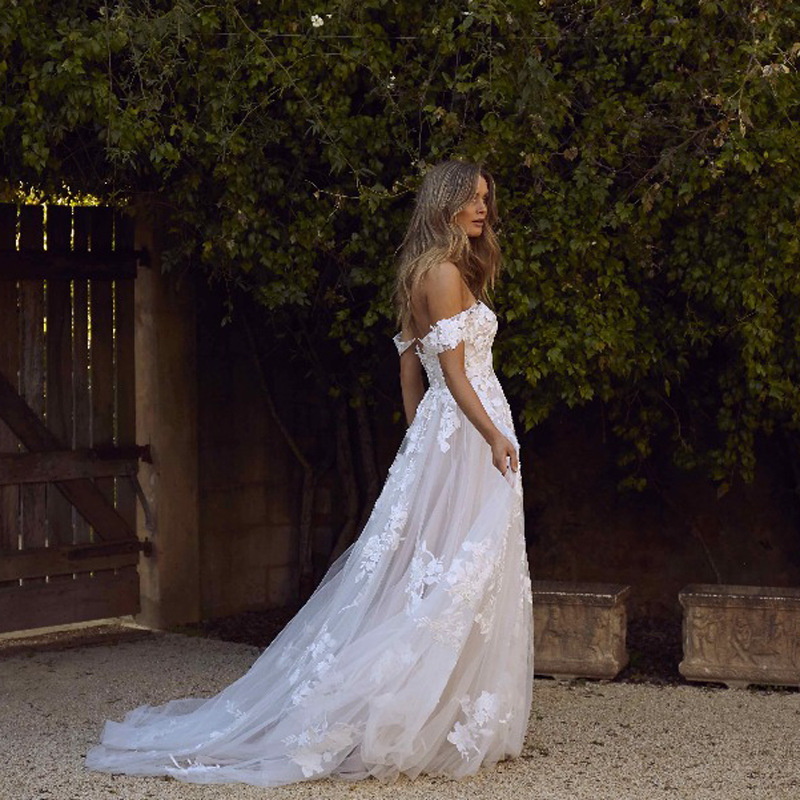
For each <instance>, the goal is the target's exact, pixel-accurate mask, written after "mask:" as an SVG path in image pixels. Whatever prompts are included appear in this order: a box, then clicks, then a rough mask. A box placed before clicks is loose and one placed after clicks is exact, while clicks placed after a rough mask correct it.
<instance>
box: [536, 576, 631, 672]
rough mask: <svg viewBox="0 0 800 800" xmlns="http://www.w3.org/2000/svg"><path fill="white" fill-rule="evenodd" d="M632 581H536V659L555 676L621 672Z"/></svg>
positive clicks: (625, 654)
mask: <svg viewBox="0 0 800 800" xmlns="http://www.w3.org/2000/svg"><path fill="white" fill-rule="evenodd" d="M629 593H630V586H621V585H619V584H613V583H570V582H566V581H533V624H534V652H533V664H534V671H535V672H536V674H537V675H549V676H551V677H553V678H562V679H567V678H578V677H583V678H604V679H606V680H611V679H612V678H614V677H616V676H617V675H618V674H619V673H620V671H621V670H622V669H624V667H625V665H626V664H627V663H628V651H627V650H626V649H625V633H626V626H627V621H628V613H627V606H626V603H627V598H628V595H629Z"/></svg>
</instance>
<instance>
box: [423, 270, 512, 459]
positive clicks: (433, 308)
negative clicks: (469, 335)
mask: <svg viewBox="0 0 800 800" xmlns="http://www.w3.org/2000/svg"><path fill="white" fill-rule="evenodd" d="M463 286H464V281H463V280H462V278H461V273H460V272H459V270H458V267H456V265H455V264H450V263H448V262H444V263H442V264H439V265H438V266H436V267H434V268H433V269H432V270H430V272H429V273H428V274H427V275H426V278H425V287H424V290H425V299H426V301H427V304H428V313H429V315H430V318H431V321H432V322H434V323H435V322H437V321H438V320H440V319H446V318H448V317H452V316H454V315H456V314H458V313H459V312H461V311H462V310H463V295H462V288H463ZM439 362H440V363H441V365H442V372H443V373H444V379H445V382H446V383H447V388H448V389H449V390H450V394H452V395H453V398H454V400H455V401H456V403H458V405H459V408H460V409H461V410H462V411H463V412H464V415H465V416H466V417H467V419H468V420H469V421H470V422H471V423H472V424H473V425H474V426H475V427H476V428H477V430H478V432H479V433H480V434H481V436H483V438H484V439H485V440H486V441H487V443H488V444H489V447H491V448H492V463H493V464H494V465H495V467H497V469H499V470H500V472H501V473H502V474H503V475H505V474H506V470H507V468H508V459H509V458H510V459H511V469H512V470H513V471H514V472H516V471H517V470H518V469H519V460H518V456H517V450H516V448H515V447H514V445H513V444H512V443H511V442H510V441H509V440H508V439H507V438H506V437H505V436H504V435H503V434H502V433H501V432H500V431H499V430H498V428H497V426H496V425H495V424H494V422H492V420H491V418H490V417H489V415H488V414H487V413H486V409H485V408H484V407H483V403H481V401H480V398H479V397H478V395H477V393H476V392H475V389H473V387H472V384H471V383H470V382H469V379H468V378H467V373H466V370H465V368H464V342H461V343H460V344H459V345H458V346H457V347H455V348H454V349H452V350H445V351H444V352H443V353H440V354H439Z"/></svg>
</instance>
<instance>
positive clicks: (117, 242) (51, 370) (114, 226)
mask: <svg viewBox="0 0 800 800" xmlns="http://www.w3.org/2000/svg"><path fill="white" fill-rule="evenodd" d="M140 257H141V254H140V253H137V252H136V251H135V250H134V242H133V220H132V219H131V217H129V216H127V215H126V214H124V213H120V212H118V211H115V210H114V209H111V208H107V207H89V206H61V205H48V206H39V205H23V206H16V205H8V204H5V205H3V204H0V631H8V630H20V629H23V628H33V627H40V626H44V625H56V624H61V623H66V622H75V621H79V620H86V619H93V618H100V617H108V616H117V615H122V614H130V613H134V612H135V611H137V610H138V608H139V581H138V575H137V571H136V564H137V562H138V557H139V551H140V550H141V549H142V546H143V544H142V543H140V542H139V541H138V539H137V537H136V533H135V530H136V526H135V513H136V491H135V488H136V484H135V475H136V470H137V466H138V458H139V457H140V456H142V454H143V453H142V450H141V448H137V447H136V435H135V434H136V432H135V386H134V352H133V349H134V294H133V292H134V280H135V277H136V269H137V263H138V260H139V258H140Z"/></svg>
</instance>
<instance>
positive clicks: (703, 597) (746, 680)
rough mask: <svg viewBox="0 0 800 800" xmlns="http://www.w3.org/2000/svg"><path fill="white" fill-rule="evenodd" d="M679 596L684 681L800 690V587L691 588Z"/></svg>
mask: <svg viewBox="0 0 800 800" xmlns="http://www.w3.org/2000/svg"><path fill="white" fill-rule="evenodd" d="M678 597H679V599H680V602H681V605H682V606H683V661H681V663H680V666H679V670H680V673H681V675H683V677H684V678H686V679H687V680H690V681H716V682H719V683H724V684H726V685H727V686H729V687H745V686H748V685H749V684H751V683H758V684H772V685H776V686H800V589H777V588H773V587H763V586H725V585H713V584H692V585H690V586H687V587H686V588H684V589H683V590H682V591H681V592H680V594H679V595H678Z"/></svg>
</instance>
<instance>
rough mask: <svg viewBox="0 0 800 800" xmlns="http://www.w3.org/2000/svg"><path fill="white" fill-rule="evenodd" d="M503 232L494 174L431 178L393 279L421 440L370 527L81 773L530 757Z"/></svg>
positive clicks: (425, 764) (114, 725) (314, 771)
mask: <svg viewBox="0 0 800 800" xmlns="http://www.w3.org/2000/svg"><path fill="white" fill-rule="evenodd" d="M496 219H497V210H496V201H495V187H494V182H493V180H492V178H491V176H490V175H489V174H488V173H487V172H486V171H485V170H484V169H483V168H482V167H480V166H479V165H476V164H470V163H464V162H459V161H448V162H444V163H441V164H438V165H437V166H435V167H433V168H432V169H431V170H430V171H429V172H428V173H427V175H426V176H425V179H424V181H423V183H422V186H421V188H420V190H419V193H418V196H417V201H416V205H415V208H414V212H413V216H412V218H411V222H410V225H409V228H408V232H407V234H406V236H405V239H404V241H403V244H402V247H401V250H400V258H399V266H398V278H397V292H396V296H397V305H398V317H399V320H400V323H401V329H402V330H401V333H400V334H398V335H397V336H395V339H394V341H395V344H396V345H397V349H398V351H399V353H400V380H401V386H402V394H403V405H404V408H405V414H406V419H407V421H408V431H407V433H406V436H405V438H404V440H403V443H402V444H401V446H400V449H399V451H398V453H397V456H396V458H395V460H394V463H393V464H392V466H391V468H390V470H389V476H388V478H387V480H386V484H385V485H384V487H383V490H382V492H381V494H380V497H379V498H378V500H377V502H376V503H375V507H374V509H373V511H372V514H371V516H370V518H369V521H368V522H367V525H366V527H365V528H364V530H363V532H362V533H361V535H360V536H359V538H358V539H357V541H356V542H355V543H354V544H353V545H352V546H351V547H350V549H349V550H348V551H347V552H345V553H344V554H343V555H342V556H341V557H340V558H339V559H338V560H337V561H336V563H334V565H333V566H332V567H331V569H330V570H329V571H328V573H327V575H326V576H325V578H324V579H323V581H322V583H321V584H320V586H319V587H318V588H317V590H316V591H315V592H314V594H313V595H312V596H311V598H310V599H309V600H308V602H307V603H306V604H305V606H304V607H303V608H302V609H301V610H300V611H299V613H298V614H297V616H295V617H294V619H293V620H292V621H291V622H290V623H289V624H288V625H287V626H286V628H285V629H284V630H283V631H282V632H281V633H280V635H279V636H278V637H277V638H276V639H275V640H274V642H273V643H272V644H271V645H270V646H269V647H268V648H267V649H266V650H265V651H264V652H263V653H262V654H261V656H260V657H259V658H258V659H257V660H256V662H255V663H254V664H253V666H252V667H251V668H250V670H249V671H248V672H247V673H246V674H245V675H243V676H242V677H241V678H239V679H238V680H237V681H236V682H234V683H233V684H231V685H230V686H228V687H226V688H225V689H223V690H222V691H221V692H220V693H219V694H217V695H216V696H214V697H210V698H202V699H201V698H189V699H183V700H173V701H171V702H169V703H166V704H165V705H162V706H157V707H153V706H141V707H140V708H137V709H135V710H133V711H131V712H130V713H128V715H127V716H126V717H125V719H124V720H123V721H122V722H107V723H106V725H105V729H104V731H103V735H102V743H101V744H100V745H98V746H96V747H94V748H92V749H91V750H90V752H89V753H88V755H87V757H86V765H87V767H89V768H90V769H94V770H100V771H104V772H114V773H128V774H137V775H172V776H173V777H175V778H178V779H180V780H183V781H194V782H198V783H228V782H235V781H240V782H244V783H250V784H255V785H259V786H277V785H281V784H287V783H293V782H295V781H301V780H304V779H312V778H323V777H337V778H347V779H352V780H355V779H360V778H366V777H368V776H370V775H372V776H375V777H376V778H379V779H381V780H384V781H390V780H393V779H395V778H396V777H397V776H398V775H399V774H401V773H402V774H405V775H408V776H411V777H414V776H416V775H419V774H420V773H427V774H433V775H448V776H451V777H453V778H460V777H463V776H465V775H471V774H474V773H475V772H476V771H477V770H478V769H479V768H480V767H481V765H485V764H493V763H495V762H497V761H499V760H501V759H506V758H513V757H515V756H517V755H519V753H520V750H521V749H522V743H523V739H524V737H525V732H526V729H527V724H528V715H529V711H530V703H531V688H532V678H533V644H532V608H531V586H530V578H529V575H528V566H527V559H526V553H525V543H524V537H523V517H522V487H521V484H520V478H519V463H518V455H517V453H518V449H519V446H518V443H517V440H516V437H515V435H514V428H513V423H512V419H511V413H510V411H509V407H508V403H507V401H506V398H505V396H504V394H503V391H502V389H501V387H500V384H499V382H498V380H497V378H496V376H495V374H494V371H493V369H492V351H491V347H492V341H493V339H494V335H495V332H496V330H497V320H496V317H495V315H494V313H493V312H492V310H491V309H490V308H489V306H488V305H487V303H486V301H487V289H488V288H489V287H491V285H492V283H493V281H494V278H495V276H496V274H497V270H498V266H499V249H498V246H497V242H496V239H495V235H494V232H493V230H492V225H493V223H494V222H495V221H496ZM423 371H424V374H425V377H426V378H427V389H426V388H425V383H424V381H423Z"/></svg>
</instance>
